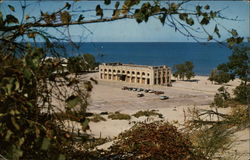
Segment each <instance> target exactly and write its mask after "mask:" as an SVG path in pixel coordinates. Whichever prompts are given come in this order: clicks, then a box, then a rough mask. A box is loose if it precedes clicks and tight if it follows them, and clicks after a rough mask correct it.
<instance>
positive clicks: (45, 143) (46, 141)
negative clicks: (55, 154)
mask: <svg viewBox="0 0 250 160" xmlns="http://www.w3.org/2000/svg"><path fill="white" fill-rule="evenodd" d="M49 146H50V139H49V138H43V142H42V145H41V150H43V151H46V150H48V148H49Z"/></svg>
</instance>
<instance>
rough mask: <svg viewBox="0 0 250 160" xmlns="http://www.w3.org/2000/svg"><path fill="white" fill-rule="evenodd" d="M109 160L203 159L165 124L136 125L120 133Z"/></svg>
mask: <svg viewBox="0 0 250 160" xmlns="http://www.w3.org/2000/svg"><path fill="white" fill-rule="evenodd" d="M108 157H109V159H121V157H123V159H131V160H135V159H136V160H137V159H140V160H142V159H143V160H144V159H147V160H148V159H156V160H165V159H168V160H183V159H187V160H188V159H190V160H191V159H192V160H196V159H197V160H198V159H199V160H200V159H205V158H204V157H203V156H201V154H200V153H196V150H195V148H194V147H193V146H192V144H191V142H190V141H189V140H188V138H187V137H186V136H184V135H183V134H182V133H180V132H179V131H178V130H177V128H176V127H175V126H173V125H171V124H169V123H162V122H153V123H150V124H146V123H138V124H136V125H135V126H134V127H132V128H131V129H130V130H128V131H126V132H124V133H121V134H120V135H119V136H118V139H117V141H116V142H115V143H114V145H112V146H111V147H110V152H109V155H108Z"/></svg>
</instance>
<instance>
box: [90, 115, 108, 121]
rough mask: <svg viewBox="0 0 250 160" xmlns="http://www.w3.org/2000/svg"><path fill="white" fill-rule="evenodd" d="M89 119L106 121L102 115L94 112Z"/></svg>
mask: <svg viewBox="0 0 250 160" xmlns="http://www.w3.org/2000/svg"><path fill="white" fill-rule="evenodd" d="M90 121H92V122H100V121H106V119H105V118H104V117H102V116H101V115H99V114H94V115H93V117H92V118H90Z"/></svg>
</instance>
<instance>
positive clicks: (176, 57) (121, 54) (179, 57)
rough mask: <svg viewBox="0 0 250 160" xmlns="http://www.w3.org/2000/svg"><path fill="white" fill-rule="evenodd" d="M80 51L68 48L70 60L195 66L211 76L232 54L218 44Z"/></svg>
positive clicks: (96, 46)
mask: <svg viewBox="0 0 250 160" xmlns="http://www.w3.org/2000/svg"><path fill="white" fill-rule="evenodd" d="M78 46H79V49H75V48H73V47H70V46H69V45H67V47H66V48H67V56H72V55H79V54H84V53H90V54H93V55H94V56H95V58H96V61H98V62H121V63H131V64H139V65H156V66H157V65H167V66H170V67H173V65H174V64H180V63H183V62H185V61H192V62H193V63H194V66H195V67H194V72H195V73H196V74H198V75H208V74H209V73H210V71H211V70H212V69H213V68H215V67H216V66H217V65H218V64H221V63H224V62H227V59H228V56H230V55H231V53H232V51H231V50H230V49H228V48H227V47H225V46H223V45H220V44H217V43H188V42H187V43H186V42H164V43H155V42H154V43H144V42H142V43H138V42H119V43H118V42H117V43H114V42H105V43H104V42H98V43H97V42H92V43H78Z"/></svg>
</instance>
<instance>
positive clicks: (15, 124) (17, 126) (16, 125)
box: [10, 117, 20, 130]
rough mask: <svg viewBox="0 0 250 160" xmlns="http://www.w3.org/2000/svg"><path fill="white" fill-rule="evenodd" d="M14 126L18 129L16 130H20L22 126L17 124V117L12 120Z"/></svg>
mask: <svg viewBox="0 0 250 160" xmlns="http://www.w3.org/2000/svg"><path fill="white" fill-rule="evenodd" d="M10 120H11V123H12V125H13V126H14V127H15V128H16V130H20V126H19V125H18V124H17V122H16V119H15V117H11V118H10Z"/></svg>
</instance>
